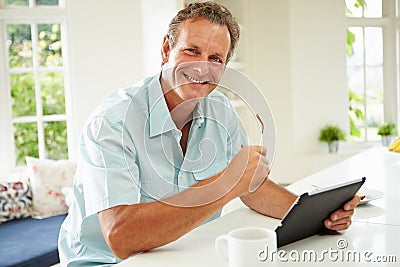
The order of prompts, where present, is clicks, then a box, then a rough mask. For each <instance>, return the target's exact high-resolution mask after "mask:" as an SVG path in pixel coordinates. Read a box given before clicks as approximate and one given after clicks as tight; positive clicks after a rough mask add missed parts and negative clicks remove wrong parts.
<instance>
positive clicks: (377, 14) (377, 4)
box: [364, 0, 382, 18]
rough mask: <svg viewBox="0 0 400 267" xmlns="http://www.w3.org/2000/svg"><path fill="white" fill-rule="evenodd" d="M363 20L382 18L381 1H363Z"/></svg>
mask: <svg viewBox="0 0 400 267" xmlns="http://www.w3.org/2000/svg"><path fill="white" fill-rule="evenodd" d="M364 2H365V7H364V17H365V18H382V0H364Z"/></svg>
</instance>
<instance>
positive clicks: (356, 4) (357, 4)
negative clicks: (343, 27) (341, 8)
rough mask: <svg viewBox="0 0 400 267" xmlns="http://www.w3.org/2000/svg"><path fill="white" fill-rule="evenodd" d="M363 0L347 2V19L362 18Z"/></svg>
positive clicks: (348, 0) (347, 0)
mask: <svg viewBox="0 0 400 267" xmlns="http://www.w3.org/2000/svg"><path fill="white" fill-rule="evenodd" d="M361 1H362V0H346V16H347V17H355V18H361V17H362V4H361Z"/></svg>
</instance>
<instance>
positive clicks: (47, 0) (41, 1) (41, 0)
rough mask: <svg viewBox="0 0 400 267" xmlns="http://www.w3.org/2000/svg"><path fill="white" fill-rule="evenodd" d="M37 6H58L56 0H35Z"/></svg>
mask: <svg viewBox="0 0 400 267" xmlns="http://www.w3.org/2000/svg"><path fill="white" fill-rule="evenodd" d="M36 5H37V6H58V0H36Z"/></svg>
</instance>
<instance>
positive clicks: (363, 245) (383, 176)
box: [117, 147, 400, 267]
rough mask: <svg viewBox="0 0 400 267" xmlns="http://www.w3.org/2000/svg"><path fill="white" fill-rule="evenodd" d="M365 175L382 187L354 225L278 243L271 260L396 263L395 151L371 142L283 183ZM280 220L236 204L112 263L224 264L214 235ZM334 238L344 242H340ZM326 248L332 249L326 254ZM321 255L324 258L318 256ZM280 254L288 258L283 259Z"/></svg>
mask: <svg viewBox="0 0 400 267" xmlns="http://www.w3.org/2000/svg"><path fill="white" fill-rule="evenodd" d="M364 176H365V177H366V178H367V180H366V183H365V184H364V187H368V188H373V189H377V190H380V191H382V192H383V193H384V195H383V197H382V198H380V199H377V200H374V201H371V202H369V203H367V204H365V205H363V206H359V207H357V208H356V213H355V215H354V217H353V225H352V226H351V227H350V229H349V230H347V231H344V232H341V233H336V232H335V233H334V234H332V233H331V234H327V233H324V234H321V235H314V236H312V237H309V238H306V239H303V240H300V241H297V242H295V243H292V244H289V245H286V246H284V247H281V248H279V250H281V251H282V257H281V259H275V261H274V262H275V263H276V265H278V266H281V265H287V264H295V265H296V266H309V265H310V263H314V262H315V261H317V263H318V266H323V265H332V264H335V265H336V264H340V265H344V266H354V265H355V264H356V263H358V264H362V266H398V265H399V264H400V249H399V248H400V190H399V189H400V154H399V153H393V152H389V151H387V148H384V147H376V148H371V149H368V150H366V151H364V152H361V153H360V154H357V155H355V156H353V157H351V158H349V159H347V160H345V161H343V162H340V163H338V164H336V165H334V166H332V167H329V168H327V169H325V170H322V171H320V172H318V173H315V174H313V175H311V176H309V177H307V178H305V179H303V180H301V181H299V182H296V183H295V184H292V185H290V186H289V187H288V189H290V190H292V191H293V192H296V193H302V192H306V191H310V190H312V189H314V188H315V186H318V187H326V186H330V185H333V184H338V183H341V182H345V181H349V180H354V179H356V178H361V177H364ZM279 223H280V221H279V220H277V219H273V218H269V217H266V216H262V215H260V214H257V213H256V212H254V211H251V210H249V209H248V208H239V209H237V210H235V211H232V212H230V213H228V214H226V215H224V216H222V217H221V218H219V219H217V220H214V221H212V222H210V223H208V224H205V225H202V226H200V227H198V228H196V229H194V230H193V231H191V232H190V233H188V234H186V235H184V236H183V237H181V238H180V239H178V240H176V241H175V242H172V243H170V244H168V245H165V246H163V247H160V248H157V249H154V250H152V251H150V252H146V253H141V254H138V255H135V256H132V257H130V258H128V259H127V260H125V261H123V262H121V263H119V264H118V265H117V266H118V267H128V266H131V267H133V266H141V267H143V266H163V267H164V266H165V267H168V266H171V267H172V266H173V267H180V266H182V267H183V266H185V267H186V266H191V267H196V266H199V267H200V266H202V267H203V266H207V267H213V266H224V264H223V263H222V261H221V260H220V259H219V258H218V255H217V253H216V251H215V249H214V241H215V239H216V237H217V236H219V235H222V234H226V233H228V232H229V231H231V230H233V229H236V228H239V227H247V226H262V227H266V228H270V229H275V228H276V227H277V226H278V225H279ZM339 243H340V245H344V246H345V247H344V248H343V247H339V246H338V244H339ZM310 251H312V252H313V253H314V254H313V255H314V256H316V258H315V259H313V258H306V259H303V260H300V261H297V262H295V261H294V260H295V259H296V256H300V257H302V253H303V254H304V253H305V255H306V257H308V256H309V255H308V254H307V253H309V252H310ZM284 252H286V256H284ZM329 252H331V254H332V255H329ZM307 255H308V256H307ZM329 256H330V258H329ZM322 258H324V260H323V261H320V260H321V259H322ZM285 260H287V262H284V261H285ZM383 261H386V262H383ZM269 264H270V263H269ZM267 265H268V263H267V262H266V266H267ZM268 266H269V265H268Z"/></svg>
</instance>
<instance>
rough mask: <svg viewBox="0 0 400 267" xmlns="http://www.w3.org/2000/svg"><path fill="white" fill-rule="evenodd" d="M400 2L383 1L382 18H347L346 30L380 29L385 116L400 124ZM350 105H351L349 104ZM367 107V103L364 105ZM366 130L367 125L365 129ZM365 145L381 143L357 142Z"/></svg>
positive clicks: (395, 0) (389, 120)
mask: <svg viewBox="0 0 400 267" xmlns="http://www.w3.org/2000/svg"><path fill="white" fill-rule="evenodd" d="M398 2H399V0H383V1H382V18H365V17H361V18H355V17H345V29H346V30H347V29H348V28H350V27H362V28H365V27H380V28H381V29H382V39H383V109H384V110H383V114H384V121H385V122H394V123H396V124H397V125H398V126H400V124H399V122H400V121H399V119H400V118H399V112H400V100H399V95H400V93H399V92H400V84H399V74H400V68H399V61H400V58H399V50H400V46H399V33H400V30H399V29H400V18H399V17H398V16H396V14H399V10H396V8H397V9H398V8H399V5H398ZM349 104H350V103H349ZM364 105H365V103H364ZM363 130H365V125H364V129H363ZM352 143H354V144H355V143H362V144H365V145H379V144H380V141H379V142H378V141H368V140H362V141H355V142H352Z"/></svg>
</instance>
